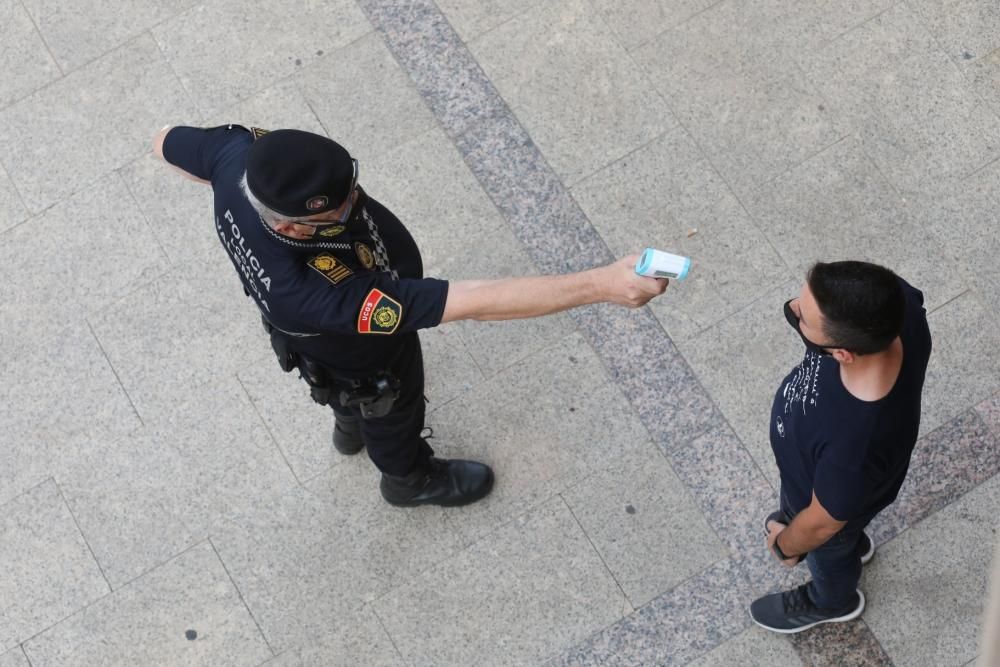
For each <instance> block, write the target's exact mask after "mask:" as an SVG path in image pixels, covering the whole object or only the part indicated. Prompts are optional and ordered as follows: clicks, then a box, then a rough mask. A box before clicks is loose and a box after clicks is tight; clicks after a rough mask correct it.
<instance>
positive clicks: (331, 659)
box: [259, 607, 406, 667]
mask: <svg viewBox="0 0 1000 667" xmlns="http://www.w3.org/2000/svg"><path fill="white" fill-rule="evenodd" d="M405 664H406V663H405V662H403V659H402V657H400V655H399V653H398V652H397V651H396V648H395V646H393V644H392V640H391V639H389V636H388V635H387V634H386V633H385V630H384V629H383V628H382V625H381V623H380V622H379V620H378V618H377V617H376V616H375V613H374V612H373V611H372V610H371V609H370V608H369V607H364V608H363V609H361V610H359V611H357V612H351V613H350V614H348V615H346V616H340V617H338V619H337V622H336V624H335V625H333V626H331V627H327V628H325V629H324V630H323V632H322V633H321V635H319V636H317V637H312V638H310V639H309V640H307V641H306V642H305V643H304V644H302V645H301V646H297V647H295V648H292V649H288V650H287V651H285V652H284V653H281V654H280V655H278V656H277V657H275V658H273V659H271V660H268V661H267V662H265V663H264V664H262V665H260V666H259V667H354V666H355V665H365V667H403V666H404V665H405Z"/></svg>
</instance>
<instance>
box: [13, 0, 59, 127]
mask: <svg viewBox="0 0 1000 667" xmlns="http://www.w3.org/2000/svg"><path fill="white" fill-rule="evenodd" d="M0 45H2V46H0V62H2V63H3V64H4V76H3V80H2V81H0V108H3V107H5V106H7V105H8V104H11V103H13V102H16V101H17V100H19V99H21V98H22V97H24V96H25V95H28V94H29V93H31V92H33V91H35V90H37V89H38V88H41V87H42V86H44V85H45V84H46V83H48V82H49V81H52V80H54V79H57V78H59V76H60V75H61V74H62V72H60V71H59V66H58V65H57V64H56V62H55V61H54V60H53V59H52V55H51V54H50V53H49V50H48V48H47V47H46V45H45V42H44V41H43V40H42V37H41V35H39V34H38V30H36V29H35V24H34V23H32V21H31V15H30V14H28V11H27V10H26V9H25V8H24V5H23V4H22V3H20V2H18V1H17V0H4V1H3V2H0Z"/></svg>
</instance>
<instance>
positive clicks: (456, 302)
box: [441, 255, 667, 323]
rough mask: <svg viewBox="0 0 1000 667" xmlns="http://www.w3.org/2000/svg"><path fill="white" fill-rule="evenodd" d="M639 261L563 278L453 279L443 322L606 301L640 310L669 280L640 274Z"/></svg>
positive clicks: (526, 314)
mask: <svg viewBox="0 0 1000 667" xmlns="http://www.w3.org/2000/svg"><path fill="white" fill-rule="evenodd" d="M637 259H638V256H637V255H633V256H631V257H625V258H622V259H620V260H618V261H617V262H615V263H614V264H608V265H607V266H601V267H597V268H594V269H590V270H588V271H581V272H579V273H570V274H566V275H561V276H527V277H524V278H503V279H500V280H462V281H458V282H453V283H450V284H449V286H448V300H447V301H446V302H445V306H444V316H443V317H442V318H441V322H442V323H443V322H453V321H456V320H518V319H526V318H529V317H540V316H541V315H549V314H551V313H558V312H559V311H562V310H568V309H570V308H575V307H576V306H583V305H585V304H588V303H598V302H604V301H606V302H610V303H617V304H621V305H623V306H630V307H632V308H638V307H639V306H642V305H644V304H645V303H646V302H647V301H649V300H650V299H652V298H653V297H655V296H658V295H660V294H663V291H664V290H666V289H667V281H666V280H665V279H663V278H645V277H643V276H638V275H636V273H635V263H636V260H637Z"/></svg>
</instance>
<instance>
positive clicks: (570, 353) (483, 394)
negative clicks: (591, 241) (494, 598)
mask: <svg viewBox="0 0 1000 667" xmlns="http://www.w3.org/2000/svg"><path fill="white" fill-rule="evenodd" d="M428 423H429V425H430V426H432V427H433V428H434V430H435V439H434V441H433V442H432V444H433V446H434V448H435V450H436V451H437V452H438V454H439V455H440V456H443V457H445V458H469V459H473V460H478V461H483V462H484V463H487V464H489V465H491V466H493V468H494V470H495V471H496V474H497V481H496V486H495V488H494V490H493V493H492V494H491V495H490V496H489V497H487V498H486V499H485V500H482V501H480V502H477V503H475V504H473V505H469V506H467V507H463V508H460V509H457V510H453V511H452V513H451V516H453V517H454V518H455V522H454V524H455V529H456V530H457V531H459V533H461V534H462V535H463V537H465V539H466V541H468V542H471V541H474V540H475V539H477V538H479V537H481V536H482V535H484V534H486V533H489V532H491V531H492V530H494V529H495V528H496V527H497V526H499V525H502V524H504V523H507V522H508V521H510V520H512V519H513V518H514V517H516V516H519V515H521V514H523V513H524V512H525V511H527V510H528V509H530V508H531V507H534V506H536V505H537V504H538V503H540V502H542V501H544V500H546V499H547V498H550V497H552V496H553V495H555V494H557V493H559V492H560V491H562V490H563V489H565V488H566V487H568V486H569V485H571V484H573V483H574V482H576V481H578V480H580V479H583V478H584V477H585V476H586V475H588V474H589V473H592V472H595V471H597V470H599V469H601V468H603V467H604V466H606V465H607V462H608V461H609V460H615V459H617V458H620V457H622V456H623V455H624V454H625V453H626V452H628V451H633V450H635V449H638V448H640V447H642V446H644V444H645V443H647V442H648V441H649V436H648V434H646V432H645V430H643V428H642V425H641V424H640V423H639V421H638V419H637V418H636V417H635V415H634V413H633V412H632V409H631V408H630V406H629V405H628V403H627V402H626V401H625V399H624V398H623V397H622V396H621V394H620V393H619V392H618V389H617V388H616V387H615V386H614V384H613V383H612V382H611V381H610V380H609V378H608V377H607V375H606V374H605V371H604V369H603V368H602V366H601V363H600V360H599V359H598V358H597V357H596V356H595V355H594V353H593V351H592V350H591V349H590V348H589V347H588V346H587V344H586V343H585V342H584V341H583V339H582V338H581V337H580V336H579V335H572V336H568V337H567V338H566V339H565V340H563V341H562V342H560V343H558V344H555V345H553V346H551V347H549V348H547V349H545V350H542V351H541V352H537V353H535V354H534V355H532V356H530V357H528V358H527V359H525V360H524V361H521V362H519V363H518V364H516V365H514V366H512V367H511V368H509V369H507V370H505V371H504V372H502V373H500V374H499V375H497V376H495V377H494V378H491V379H490V380H488V381H487V382H485V383H483V384H482V385H480V386H479V387H477V388H476V389H474V390H473V391H472V392H470V393H469V394H467V395H465V396H462V397H461V398H458V399H456V400H454V401H452V402H451V403H449V404H448V405H445V406H442V407H441V408H440V409H438V410H437V411H435V412H434V414H433V415H432V417H431V418H430V419H429V420H428Z"/></svg>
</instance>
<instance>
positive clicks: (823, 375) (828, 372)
mask: <svg viewBox="0 0 1000 667" xmlns="http://www.w3.org/2000/svg"><path fill="white" fill-rule="evenodd" d="M902 282H903V291H904V293H905V295H906V316H905V321H904V325H903V331H902V333H901V334H900V340H901V342H902V345H903V364H902V367H901V368H900V371H899V376H898V378H897V379H896V383H895V385H894V386H893V388H892V389H891V390H890V392H889V393H888V394H887V395H886V396H885V397H883V398H881V399H880V400H877V401H863V400H861V399H858V398H856V397H855V396H853V395H852V394H851V393H850V392H848V391H847V389H846V388H845V387H844V384H843V382H842V381H841V379H840V364H839V363H837V361H836V360H834V359H833V358H831V357H827V356H822V355H819V354H816V353H815V352H809V351H807V352H806V356H805V358H804V359H803V360H802V363H800V364H799V365H798V367H796V368H795V369H794V370H793V371H792V372H791V373H789V375H788V376H787V377H786V378H785V379H784V381H782V383H781V386H780V387H779V389H778V392H777V394H776V395H775V397H774V404H773V406H772V408H771V449H772V451H773V452H774V458H775V461H776V462H777V464H778V469H779V470H780V472H781V491H782V495H783V496H784V499H785V502H786V503H787V504H788V507H787V509H789V510H791V512H792V513H793V514H794V513H798V512H800V511H801V510H802V509H804V508H805V507H806V506H808V505H809V504H810V502H812V494H813V492H815V493H816V498H817V499H818V500H819V502H820V504H821V505H822V506H823V507H824V508H825V509H826V510H827V511H828V512H829V513H830V515H831V516H833V517H834V518H835V519H838V520H840V521H850V520H852V519H867V518H870V517H872V516H874V515H875V514H876V513H877V512H879V511H880V510H882V509H883V508H885V507H886V506H887V505H889V504H890V503H891V502H892V501H893V500H895V499H896V494H897V493H898V492H899V488H900V486H901V485H902V483H903V478H904V477H905V476H906V471H907V469H908V467H909V463H910V454H911V453H912V452H913V446H914V444H916V440H917V432H918V430H919V427H920V396H921V392H922V391H923V386H924V375H925V373H926V371H927V362H928V360H929V358H930V353H931V336H930V330H929V329H928V327H927V314H926V311H925V310H924V307H923V303H924V298H923V294H922V293H921V292H920V291H919V290H917V289H914V288H913V287H912V286H910V285H909V284H907V283H906V282H905V281H902Z"/></svg>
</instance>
